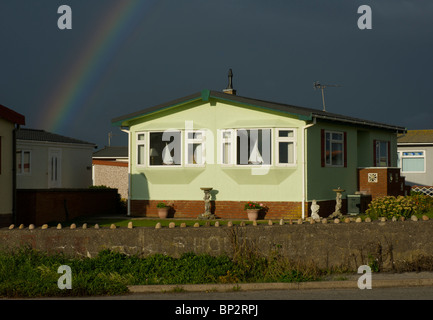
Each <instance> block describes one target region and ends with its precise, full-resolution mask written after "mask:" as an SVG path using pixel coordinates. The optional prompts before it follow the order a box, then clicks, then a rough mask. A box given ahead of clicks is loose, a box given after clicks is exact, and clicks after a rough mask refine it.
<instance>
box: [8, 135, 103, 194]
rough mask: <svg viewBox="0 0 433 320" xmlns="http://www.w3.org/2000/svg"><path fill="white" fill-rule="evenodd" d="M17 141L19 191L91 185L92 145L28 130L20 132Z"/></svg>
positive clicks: (86, 186)
mask: <svg viewBox="0 0 433 320" xmlns="http://www.w3.org/2000/svg"><path fill="white" fill-rule="evenodd" d="M16 139H17V148H16V170H17V188H18V189H53V188H88V187H89V186H91V185H92V153H93V150H94V148H95V145H94V144H93V143H90V142H85V141H81V140H78V139H74V138H70V137H65V136H62V135H59V134H55V133H51V132H47V131H44V130H36V129H27V128H21V129H19V130H17V134H16Z"/></svg>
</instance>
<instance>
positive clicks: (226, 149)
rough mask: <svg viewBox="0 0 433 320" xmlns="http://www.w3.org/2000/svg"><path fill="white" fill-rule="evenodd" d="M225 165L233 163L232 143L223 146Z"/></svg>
mask: <svg viewBox="0 0 433 320" xmlns="http://www.w3.org/2000/svg"><path fill="white" fill-rule="evenodd" d="M222 160H223V161H222V162H223V164H230V163H231V144H230V143H224V144H223V159H222Z"/></svg>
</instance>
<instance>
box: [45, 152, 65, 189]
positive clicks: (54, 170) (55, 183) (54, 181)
mask: <svg viewBox="0 0 433 320" xmlns="http://www.w3.org/2000/svg"><path fill="white" fill-rule="evenodd" d="M61 172H62V150H61V149H49V151H48V188H60V187H61V186H62V182H61V181H62V180H61Z"/></svg>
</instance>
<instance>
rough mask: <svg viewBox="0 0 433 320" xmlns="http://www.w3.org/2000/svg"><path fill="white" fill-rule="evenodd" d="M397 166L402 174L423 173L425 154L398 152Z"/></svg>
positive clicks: (420, 151)
mask: <svg viewBox="0 0 433 320" xmlns="http://www.w3.org/2000/svg"><path fill="white" fill-rule="evenodd" d="M398 155H399V166H400V168H401V171H402V172H425V152H424V151H423V150H418V151H409V150H408V151H400V152H398Z"/></svg>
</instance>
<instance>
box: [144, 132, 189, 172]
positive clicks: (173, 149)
mask: <svg viewBox="0 0 433 320" xmlns="http://www.w3.org/2000/svg"><path fill="white" fill-rule="evenodd" d="M149 140H150V142H149V144H150V146H149V147H150V148H149V151H150V152H149V157H150V159H149V160H150V162H149V163H150V164H151V165H180V164H181V156H180V150H181V149H180V132H151V133H150V134H149ZM152 149H153V150H152ZM151 153H152V154H153V155H151Z"/></svg>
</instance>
